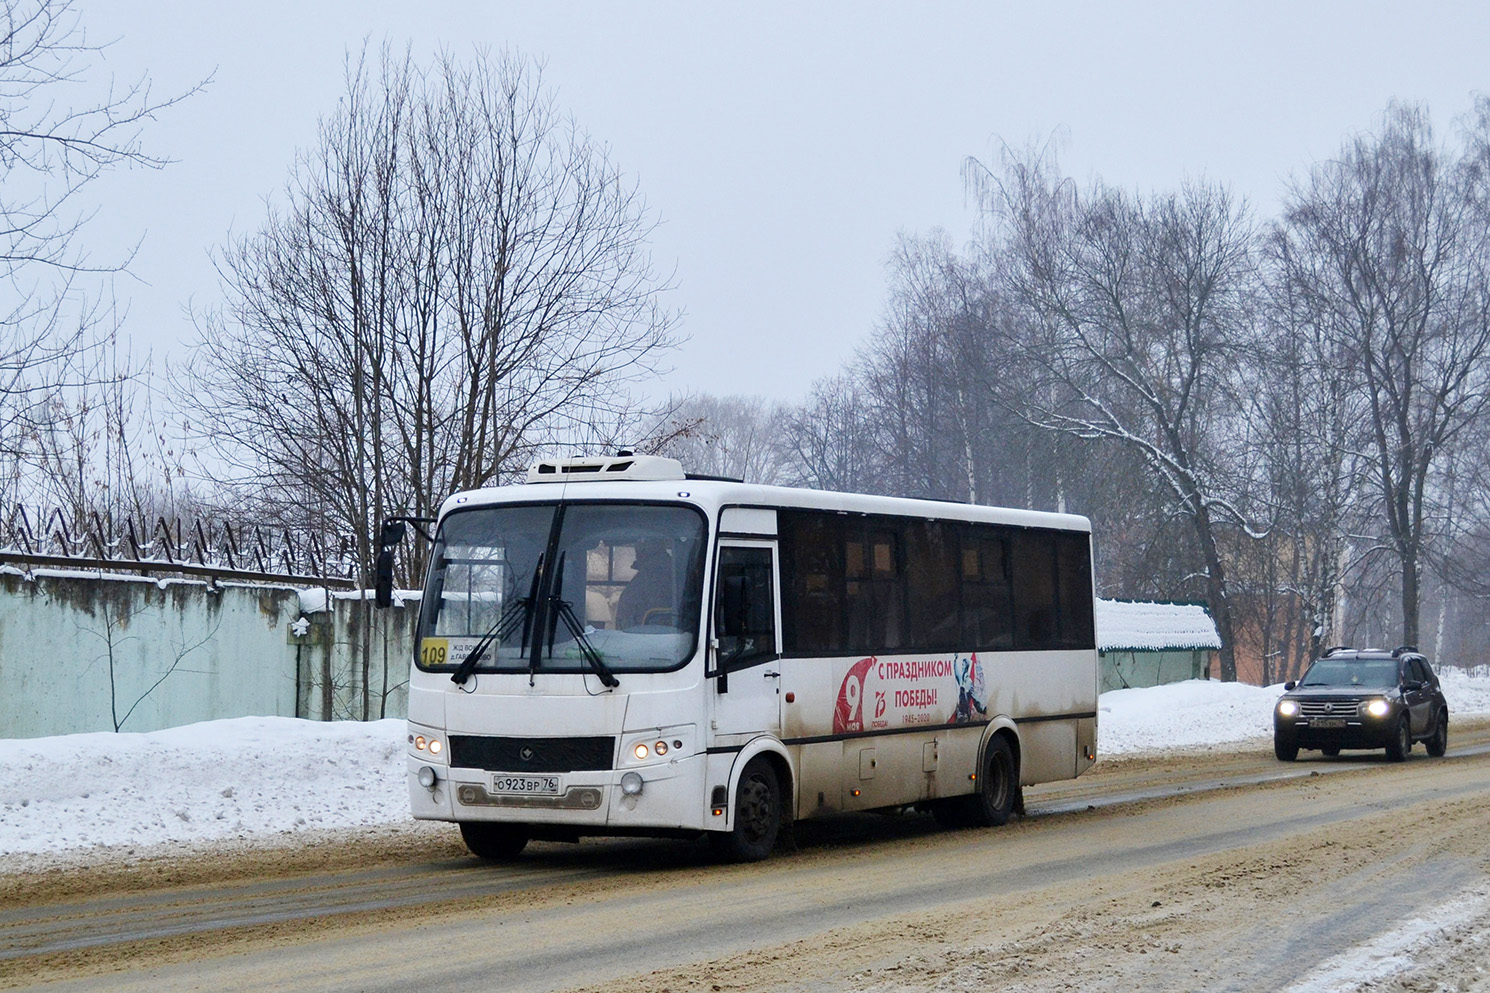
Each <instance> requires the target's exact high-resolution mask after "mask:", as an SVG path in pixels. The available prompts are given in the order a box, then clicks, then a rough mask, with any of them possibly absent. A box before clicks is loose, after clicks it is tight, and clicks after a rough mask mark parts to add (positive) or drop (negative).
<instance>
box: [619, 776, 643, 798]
mask: <svg viewBox="0 0 1490 993" xmlns="http://www.w3.org/2000/svg"><path fill="white" fill-rule="evenodd" d="M621 792H622V793H625V794H626V795H627V796H640V795H641V792H642V777H641V773H639V772H628V773H626V775H624V776H622V777H621Z"/></svg>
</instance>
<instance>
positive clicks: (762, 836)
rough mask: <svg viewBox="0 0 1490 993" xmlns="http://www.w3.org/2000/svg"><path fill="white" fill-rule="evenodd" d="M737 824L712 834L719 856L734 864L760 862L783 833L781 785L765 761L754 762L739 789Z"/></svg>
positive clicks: (752, 760)
mask: <svg viewBox="0 0 1490 993" xmlns="http://www.w3.org/2000/svg"><path fill="white" fill-rule="evenodd" d="M734 820H735V823H734V827H733V828H731V829H730V830H728V831H721V832H716V833H713V834H710V835H709V843H710V844H712V845H713V846H714V851H715V854H717V855H718V856H720V857H721V858H724V859H727V860H728V861H731V862H759V861H760V860H761V859H763V858H765V857H766V856H767V855H770V854H771V849H773V848H775V847H776V838H777V836H778V835H779V834H780V833H781V784H780V782H778V781H777V779H776V770H774V769H772V768H771V763H770V762H768V761H767V760H765V759H763V758H756V759H751V760H750V763H749V764H748V765H746V766H745V771H744V772H743V773H741V774H740V784H739V785H738V786H737V787H736V788H735V818H734Z"/></svg>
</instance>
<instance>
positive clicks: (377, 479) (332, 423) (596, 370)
mask: <svg viewBox="0 0 1490 993" xmlns="http://www.w3.org/2000/svg"><path fill="white" fill-rule="evenodd" d="M376 61H377V64H376V65H372V64H371V63H370V61H369V59H368V58H367V56H366V54H365V53H364V56H363V57H362V58H361V59H358V60H353V61H351V62H350V63H349V66H348V71H347V93H346V96H345V97H344V98H343V99H342V101H341V102H340V104H339V106H338V109H337V111H336V112H335V113H334V114H332V115H330V116H328V117H327V118H325V119H323V121H322V122H321V126H320V134H319V139H318V141H317V144H316V146H315V148H314V149H313V150H311V151H310V152H307V153H306V154H304V155H302V156H301V158H300V159H299V161H298V162H297V163H296V165H295V168H294V171H293V174H292V178H291V180H290V183H289V185H288V187H287V189H286V190H285V193H284V196H283V201H284V206H283V207H280V208H275V209H273V210H271V213H270V216H269V218H268V219H267V221H266V222H265V224H264V226H263V227H262V228H261V229H260V230H259V231H258V232H256V233H254V234H252V235H250V236H248V237H246V238H243V239H240V240H238V241H236V242H234V243H233V244H231V245H230V246H229V247H228V248H226V249H225V250H224V251H223V253H222V255H221V258H220V266H219V268H220V272H221V275H222V279H223V284H224V290H225V294H226V297H227V300H226V303H225V304H224V306H223V307H222V308H221V309H219V310H217V311H215V312H212V313H210V314H207V315H205V316H204V318H203V321H202V325H201V338H200V341H199V343H198V345H197V346H196V348H195V351H194V354H193V356H192V360H191V363H190V365H189V367H188V369H187V370H186V376H185V379H184V381H183V383H182V385H183V386H184V387H185V388H186V392H187V394H188V399H187V401H186V403H187V404H188V407H189V409H190V410H191V411H192V413H193V418H194V420H195V421H196V422H197V423H198V424H200V425H201V426H202V427H203V428H204V430H207V431H210V432H211V440H212V441H213V443H214V453H215V455H216V456H217V458H218V459H219V460H220V462H221V464H222V465H224V466H226V467H227V469H226V470H225V471H223V472H221V473H220V474H219V478H220V479H222V480H223V481H224V482H227V483H232V484H237V485H239V486H240V487H242V488H243V490H245V491H246V492H247V494H248V495H250V497H251V498H252V499H253V500H255V501H258V502H260V503H261V505H262V506H264V507H265V509H266V511H267V512H268V513H270V514H273V515H278V516H280V517H282V518H289V519H294V520H295V521H296V522H297V523H309V524H310V525H312V526H318V527H321V528H322V529H330V528H335V529H336V530H340V531H342V532H350V533H351V534H353V535H355V536H356V537H357V540H358V542H359V547H358V549H357V559H358V562H359V563H360V568H361V572H362V580H363V582H364V583H365V584H367V585H370V584H371V579H372V575H371V573H372V567H373V559H374V549H373V547H372V533H373V529H374V528H375V526H376V523H377V522H378V521H379V520H380V519H382V518H383V517H385V516H387V515H390V514H393V513H406V514H415V515H424V514H429V513H431V512H432V510H433V509H434V508H436V507H437V506H438V504H439V502H440V501H441V500H443V499H444V497H445V496H446V495H447V494H448V493H450V492H451V491H452V490H455V489H463V488H469V487H476V486H482V485H487V484H490V483H496V482H502V481H506V480H507V479H508V478H510V477H511V475H512V474H513V473H514V472H515V471H516V470H517V469H518V468H519V467H522V466H524V465H525V464H526V463H527V461H528V460H529V459H530V458H531V457H532V455H533V453H534V452H536V451H537V450H538V449H539V448H540V447H541V446H544V445H547V444H552V443H557V442H559V441H561V440H563V439H564V438H567V437H572V436H574V435H575V434H576V433H577V432H580V431H583V430H585V429H586V428H587V427H588V426H590V425H593V424H595V423H600V422H604V423H607V424H608V423H610V422H612V421H614V420H615V419H616V418H617V417H618V416H619V415H621V414H623V413H625V412H627V411H629V410H630V406H631V400H630V397H629V394H628V385H629V384H630V383H632V382H634V381H636V380H638V379H639V378H641V377H643V376H645V375H648V374H650V373H651V372H653V371H654V370H655V368H656V365H657V363H658V361H659V360H660V358H661V356H662V355H663V354H664V353H665V352H666V350H667V349H668V348H670V347H671V346H672V345H673V344H674V342H675V338H674V334H673V329H674V325H675V323H676V315H675V313H674V312H673V311H671V310H669V309H668V308H667V307H666V306H664V305H663V303H662V299H663V295H664V294H665V291H666V290H667V289H668V284H667V282H666V280H665V279H663V278H661V277H660V276H659V275H658V274H657V273H656V271H655V269H654V268H653V265H652V262H651V259H650V256H649V254H648V249H647V245H648V239H649V237H650V235H651V232H652V229H653V226H654V223H655V222H654V220H653V218H652V214H651V212H650V211H649V210H648V208H647V206H646V203H645V201H644V200H643V199H642V197H641V195H640V193H639V192H638V191H637V189H636V187H635V185H634V183H632V182H631V181H630V180H628V179H627V178H626V177H625V176H624V175H623V174H622V173H621V172H620V170H619V169H618V168H617V167H616V166H615V164H614V163H613V162H612V161H611V160H610V157H609V155H608V154H607V152H606V150H605V148H604V147H603V146H602V145H600V144H599V143H597V142H596V141H595V140H594V139H592V138H590V137H589V136H588V135H587V134H585V133H584V132H583V131H581V130H580V129H579V128H578V126H577V125H575V124H574V123H573V122H572V121H571V120H569V119H567V118H566V117H564V116H562V115H561V114H560V113H559V112H558V110H557V109H556V107H555V104H554V100H553V97H552V96H551V95H550V94H549V93H548V91H547V90H545V88H544V86H543V84H542V73H541V68H540V67H539V66H538V65H536V64H534V63H531V62H529V61H527V60H525V59H522V58H520V57H518V56H515V55H511V54H500V55H491V54H489V53H486V52H482V51H478V52H476V53H475V54H474V55H473V56H472V57H471V59H470V60H468V61H467V62H461V61H459V60H457V59H455V58H453V57H451V56H448V55H447V56H444V57H442V58H440V59H438V60H437V61H436V62H435V64H434V65H433V66H431V67H429V68H421V67H419V66H416V65H415V64H414V63H413V61H412V59H411V58H410V57H409V56H408V55H402V56H399V55H396V54H395V53H393V52H391V51H389V50H387V49H385V50H384V51H383V53H382V56H381V58H380V59H378V60H376ZM313 515H324V518H325V519H324V520H321V521H317V520H311V521H308V522H307V521H306V518H307V517H309V516H313ZM421 565H422V559H420V558H419V557H418V556H417V555H415V556H411V558H410V560H409V562H408V573H409V574H411V575H412V574H417V573H418V572H419V571H421ZM361 630H363V631H364V632H366V631H370V630H371V625H368V624H364V625H362V628H361ZM364 648H365V649H366V651H364V653H363V654H364V659H366V658H368V657H369V655H368V653H369V652H370V651H371V647H370V644H369V645H365V646H364ZM363 685H364V686H365V685H366V683H365V681H364V684H363ZM364 703H367V701H366V700H364Z"/></svg>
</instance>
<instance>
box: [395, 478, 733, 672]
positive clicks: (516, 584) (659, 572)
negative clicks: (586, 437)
mask: <svg viewBox="0 0 1490 993" xmlns="http://www.w3.org/2000/svg"><path fill="white" fill-rule="evenodd" d="M556 529H557V533H555V530H556ZM704 536H705V530H704V517H703V514H702V513H700V512H699V511H698V510H695V509H693V508H691V507H683V506H666V505H655V504H646V505H643V504H618V503H595V504H585V503H568V504H562V505H559V504H543V505H514V506H500V507H481V508H476V509H472V510H461V511H456V512H454V513H451V514H450V515H449V516H447V517H446V518H445V521H444V523H443V525H442V526H441V528H440V533H439V535H438V536H437V539H436V542H435V547H434V555H433V558H432V560H431V567H430V574H429V581H428V583H427V586H426V590H425V599H424V608H423V610H422V611H421V616H420V631H419V637H420V646H421V649H420V653H419V663H420V666H421V667H422V668H436V669H438V668H445V667H449V668H453V667H455V666H457V665H459V664H460V663H461V662H462V661H463V660H464V659H465V657H466V656H467V655H468V654H470V652H471V651H473V650H474V649H475V648H476V647H477V645H478V643H480V642H481V641H482V640H483V638H487V637H488V636H490V639H489V641H488V643H487V646H486V647H485V648H484V649H483V650H482V652H481V657H480V659H479V660H478V662H477V663H476V666H475V670H476V671H477V672H481V671H493V670H496V671H512V670H519V669H527V668H528V667H529V666H530V665H534V664H536V666H537V667H538V668H540V669H542V670H547V671H564V672H573V671H589V669H590V667H589V666H588V665H587V664H586V663H585V661H584V657H583V654H582V652H583V650H584V646H583V645H582V644H581V643H580V639H577V638H576V637H575V631H576V630H578V631H579V632H580V633H581V634H582V635H583V640H584V642H587V643H588V646H589V647H590V648H593V649H594V651H595V652H596V653H597V654H598V655H599V656H600V658H601V660H602V661H603V662H604V664H605V666H607V667H609V668H610V669H613V670H615V671H617V672H627V671H630V672H639V671H658V670H663V669H671V668H675V667H677V666H679V665H681V664H683V663H684V662H686V661H687V660H688V659H689V658H690V657H691V656H692V655H693V652H694V649H695V647H696V645H697V639H698V626H699V619H700V616H701V613H702V611H701V609H700V604H701V600H702V590H703V553H704ZM535 645H536V663H535Z"/></svg>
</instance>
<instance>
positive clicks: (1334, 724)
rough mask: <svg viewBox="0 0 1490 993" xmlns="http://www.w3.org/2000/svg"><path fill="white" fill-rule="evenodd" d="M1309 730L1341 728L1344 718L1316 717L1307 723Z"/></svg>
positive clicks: (1343, 724)
mask: <svg viewBox="0 0 1490 993" xmlns="http://www.w3.org/2000/svg"><path fill="white" fill-rule="evenodd" d="M1309 726H1310V727H1311V728H1343V727H1344V726H1345V718H1343V717H1316V718H1314V720H1312V721H1310V722H1309Z"/></svg>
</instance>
